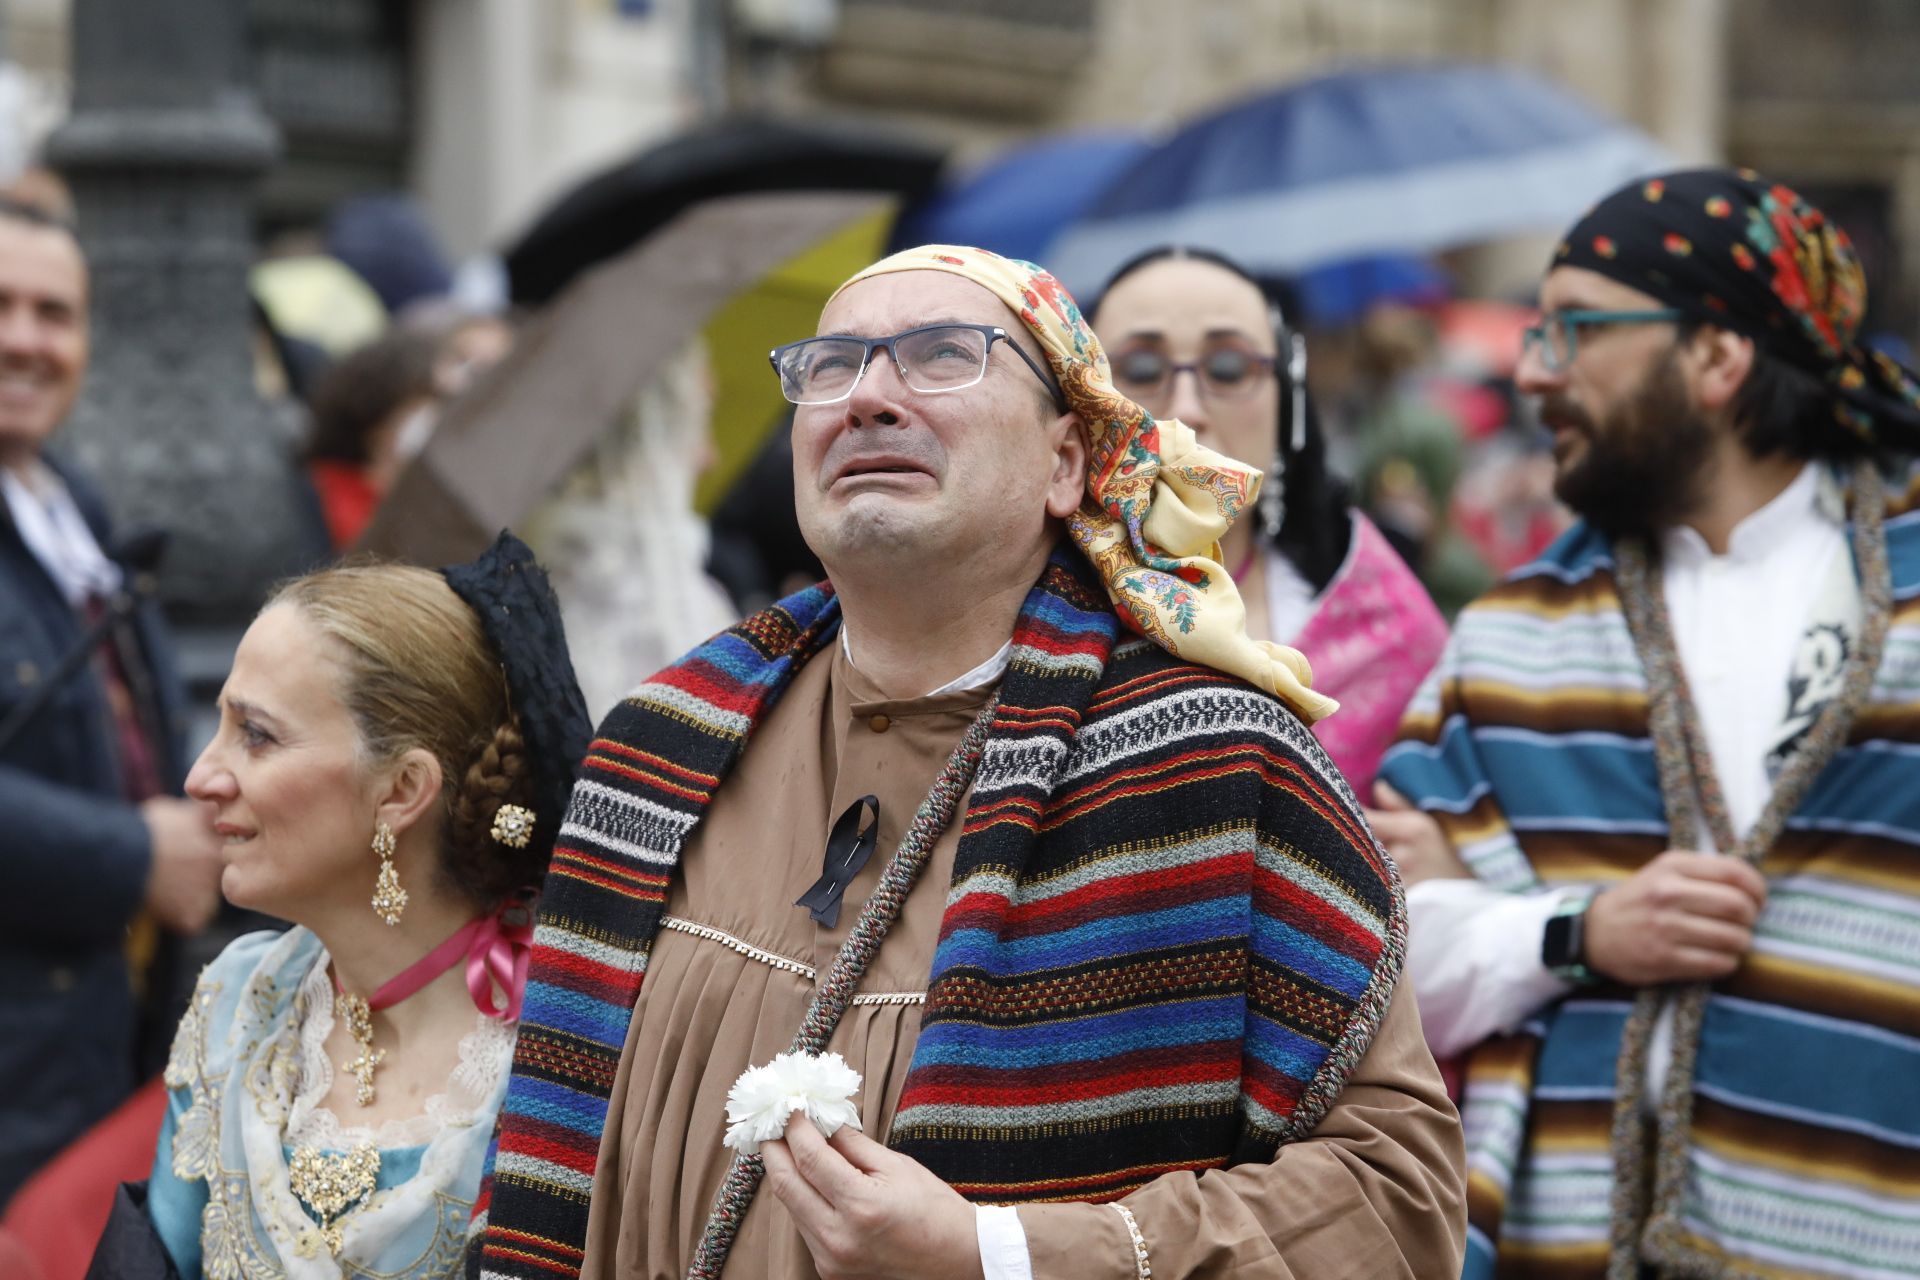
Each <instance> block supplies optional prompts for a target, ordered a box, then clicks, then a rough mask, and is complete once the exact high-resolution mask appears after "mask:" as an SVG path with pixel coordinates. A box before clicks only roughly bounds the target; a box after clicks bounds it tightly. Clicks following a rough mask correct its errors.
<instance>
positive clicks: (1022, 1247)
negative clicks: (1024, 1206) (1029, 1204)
mask: <svg viewBox="0 0 1920 1280" xmlns="http://www.w3.org/2000/svg"><path fill="white" fill-rule="evenodd" d="M973 1234H974V1238H975V1239H977V1240H978V1241H979V1242H980V1272H981V1274H982V1275H983V1276H984V1277H985V1278H986V1280H1033V1256H1032V1255H1031V1254H1029V1253H1028V1252H1027V1229H1026V1228H1025V1227H1023V1226H1021V1225H1020V1211H1019V1210H1018V1209H1015V1208H1012V1207H1011V1206H1008V1205H998V1204H980V1205H975V1206H974V1207H973Z"/></svg>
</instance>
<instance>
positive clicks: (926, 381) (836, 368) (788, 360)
mask: <svg viewBox="0 0 1920 1280" xmlns="http://www.w3.org/2000/svg"><path fill="white" fill-rule="evenodd" d="M996 342H1005V343H1006V344H1007V346H1008V347H1010V348H1011V349H1012V350H1013V354H1015V355H1017V356H1019V357H1020V360H1021V362H1022V363H1023V364H1025V365H1026V366H1027V368H1029V369H1031V370H1033V376H1034V377H1036V378H1038V379H1040V381H1041V382H1043V383H1045V384H1046V388H1047V391H1048V393H1049V394H1050V395H1052V396H1053V403H1054V405H1055V407H1057V408H1058V409H1059V410H1060V412H1062V413H1065V412H1066V411H1067V398H1066V396H1065V395H1064V394H1062V393H1061V390H1060V384H1059V383H1057V382H1055V381H1054V380H1053V375H1052V374H1050V373H1048V372H1047V371H1046V370H1045V369H1042V368H1041V367H1040V365H1039V364H1038V363H1037V362H1036V361H1035V360H1034V358H1033V357H1032V356H1030V355H1028V354H1027V353H1026V352H1025V351H1023V350H1021V347H1020V344H1019V343H1017V342H1015V341H1014V340H1013V339H1012V338H1011V337H1010V336H1008V334H1007V331H1006V330H1005V329H1002V328H1000V327H998V326H997V325H990V324H930V325H925V326H923V327H921V328H918V329H908V330H907V331H906V332H905V333H896V334H894V335H893V336H892V337H890V338H839V337H835V338H802V339H800V341H798V342H789V343H787V344H786V345H785V346H782V347H775V348H774V349H773V351H772V352H771V353H769V355H768V357H767V358H768V359H769V360H771V361H772V362H773V371H774V372H775V373H777V374H779V375H780V392H781V394H782V395H784V396H786V398H787V399H788V400H789V401H790V402H791V403H793V404H803V405H804V404H835V403H838V402H839V401H841V400H845V399H846V398H847V397H848V396H851V395H852V394H853V389H854V388H855V387H857V386H859V385H860V379H861V378H863V377H865V376H866V372H867V368H868V366H869V365H871V364H872V363H873V353H874V352H876V351H885V352H886V353H887V355H888V356H889V357H890V358H891V359H892V360H893V367H894V369H895V370H897V371H898V372H899V374H900V380H901V381H902V382H904V383H906V384H907V386H908V387H909V388H911V389H912V390H914V391H918V392H921V393H923V394H926V395H938V394H939V393H941V392H943V391H963V390H965V389H966V388H968V387H970V386H972V385H973V384H974V383H976V382H978V381H980V379H982V378H984V377H986V376H987V355H988V353H989V352H991V351H992V350H993V344H994V343H996Z"/></svg>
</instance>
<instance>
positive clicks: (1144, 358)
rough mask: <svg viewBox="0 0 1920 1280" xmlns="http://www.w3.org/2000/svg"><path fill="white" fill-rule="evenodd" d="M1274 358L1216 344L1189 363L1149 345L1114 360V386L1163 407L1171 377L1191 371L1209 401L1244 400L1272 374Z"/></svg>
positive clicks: (1140, 400)
mask: <svg viewBox="0 0 1920 1280" xmlns="http://www.w3.org/2000/svg"><path fill="white" fill-rule="evenodd" d="M1273 366H1274V358H1273V357H1272V356H1263V355H1261V354H1260V353H1259V352H1257V351H1247V350H1245V349H1243V348H1240V347H1215V348H1214V349H1213V350H1211V351H1208V352H1206V353H1204V354H1203V355H1202V356H1201V357H1200V358H1199V359H1198V360H1196V361H1194V362H1193V363H1192V364H1176V363H1175V362H1174V360H1173V357H1171V356H1169V355H1168V354H1167V353H1166V352H1164V351H1156V350H1154V349H1153V348H1152V347H1140V348H1136V349H1135V350H1132V351H1125V352H1122V353H1121V354H1120V355H1119V356H1117V357H1115V359H1114V361H1113V385H1114V388H1115V389H1116V390H1118V391H1119V392H1120V393H1121V394H1122V395H1124V396H1126V397H1127V399H1129V400H1132V401H1134V402H1136V403H1138V404H1142V405H1145V406H1146V407H1147V408H1149V409H1155V408H1162V409H1163V408H1165V407H1166V403H1167V400H1168V399H1169V398H1170V397H1171V396H1172V394H1173V380H1174V379H1175V378H1177V377H1179V376H1180V375H1181V374H1183V373H1191V374H1192V375H1193V376H1194V378H1195V379H1196V380H1197V381H1198V382H1199V384H1200V394H1201V395H1202V396H1204V397H1206V398H1207V399H1208V400H1245V399H1247V398H1248V397H1249V396H1252V395H1253V394H1254V393H1255V392H1257V391H1259V390H1260V388H1261V387H1263V386H1265V385H1266V381H1267V379H1268V378H1270V377H1272V376H1273Z"/></svg>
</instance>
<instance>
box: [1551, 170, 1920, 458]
mask: <svg viewBox="0 0 1920 1280" xmlns="http://www.w3.org/2000/svg"><path fill="white" fill-rule="evenodd" d="M1552 265H1553V266H1555V267H1584V268H1586V269H1587V270H1589V271H1596V272H1599V273H1600V274H1601V275H1604V276H1607V277H1609V278H1611V279H1614V280H1618V281H1619V282H1620V283H1622V284H1625V285H1628V286H1630V287H1631V288H1635V289H1638V290H1640V291H1641V292H1643V293H1647V294H1651V295H1652V296H1653V297H1655V298H1658V299H1659V300H1660V301H1661V302H1663V303H1665V304H1666V305H1668V306H1670V307H1674V308H1677V309H1679V310H1680V311H1682V312H1684V313H1685V314H1686V315H1687V316H1688V317H1689V318H1691V319H1694V320H1700V321H1704V322H1706V323H1708V324H1714V325H1718V326H1720V327H1722V328H1726V329H1731V330H1733V331H1735V332H1737V333H1742V334H1745V335H1746V336H1748V337H1750V338H1752V339H1753V340H1754V341H1755V342H1756V343H1758V344H1759V346H1760V347H1761V348H1762V349H1763V350H1765V351H1766V352H1767V353H1768V354H1770V355H1772V356H1774V357H1775V358H1777V359H1780V360H1783V361H1785V362H1787V363H1788V364H1791V365H1795V366H1797V367H1799V368H1801V369H1804V370H1806V371H1807V372H1809V373H1811V374H1814V375H1815V376H1816V377H1819V378H1822V379H1824V380H1825V381H1826V382H1827V384H1828V385H1829V386H1831V387H1832V388H1833V391H1834V417H1835V420H1836V421H1837V422H1838V423H1839V424H1840V425H1841V426H1843V427H1845V428H1846V429H1847V430H1849V431H1851V432H1853V433H1854V434H1855V435H1857V436H1859V437H1860V438H1862V439H1864V440H1866V441H1867V442H1869V443H1871V444H1874V445H1880V446H1887V447H1892V448H1897V449H1901V450H1904V451H1920V381H1917V380H1916V379H1915V376H1914V374H1913V373H1911V372H1910V371H1909V370H1907V369H1905V368H1904V367H1902V366H1901V365H1900V364H1899V363H1897V362H1896V361H1894V360H1893V359H1891V358H1889V357H1888V356H1885V355H1883V354H1881V353H1879V352H1875V351H1868V350H1866V349H1864V348H1863V347H1861V346H1860V345H1859V344H1858V342H1857V341H1856V338H1857V336H1858V331H1859V328H1860V320H1861V317H1862V316H1863V315H1864V314H1865V313H1866V309H1867V286H1866V277H1865V275H1864V273H1863V272H1862V271H1861V269H1860V259H1859V257H1858V256H1857V255H1856V254H1855V253H1854V250H1853V244H1852V242H1851V241H1850V240H1848V239H1847V233H1846V232H1844V231H1842V230H1841V229H1840V228H1839V227H1838V226H1837V225H1835V224H1834V223H1833V222H1832V221H1830V220H1829V219H1828V218H1827V216H1826V214H1824V213H1822V212H1821V211H1820V210H1818V209H1816V208H1814V207H1813V206H1812V205H1811V204H1808V203H1807V202H1806V200H1804V199H1803V198H1802V197H1801V196H1800V195H1799V194H1798V193H1797V192H1795V191H1793V190H1791V189H1790V188H1788V187H1784V186H1782V185H1780V184H1779V183H1777V182H1771V181H1769V180H1767V179H1766V178H1763V177H1761V176H1760V175H1759V174H1757V173H1755V172H1754V171H1753V170H1751V169H1738V170H1735V169H1688V170H1682V171H1680V172H1677V173H1668V174H1663V175H1661V176H1659V177H1655V178H1648V179H1645V180H1643V181H1640V182H1635V183H1632V184H1630V185H1628V186H1625V187H1622V188H1621V189H1620V190H1618V191H1616V192H1614V193H1613V194H1612V195H1610V196H1608V197H1606V198H1605V199H1604V200H1602V201H1600V203H1599V204H1597V205H1595V206H1594V207H1593V209H1592V210H1591V211H1589V212H1588V213H1587V215H1586V216H1585V217H1583V218H1581V219H1580V221H1579V222H1578V223H1576V224H1575V225H1574V228H1573V230H1571V231H1569V232H1568V233H1567V236H1566V238H1565V239H1564V240H1562V241H1561V242H1560V246H1559V248H1558V249H1557V250H1556V251H1555V253H1554V258H1553V263H1552Z"/></svg>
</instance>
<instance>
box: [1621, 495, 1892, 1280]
mask: <svg viewBox="0 0 1920 1280" xmlns="http://www.w3.org/2000/svg"><path fill="white" fill-rule="evenodd" d="M1853 499H1854V501H1853V508H1854V509H1853V513H1852V514H1853V524H1854V537H1853V555H1854V564H1855V567H1856V569H1857V571H1858V573H1859V575H1860V587H1861V621H1862V626H1861V635H1860V643H1859V645H1858V646H1857V647H1856V648H1855V649H1854V651H1853V652H1852V653H1851V654H1849V655H1848V658H1847V666H1846V670H1845V672H1844V674H1843V675H1842V678H1841V688H1840V693H1839V694H1838V695H1837V696H1836V697H1834V698H1833V700H1832V701H1830V702H1829V703H1827V705H1826V706H1825V707H1823V708H1821V711H1820V714H1819V716H1818V717H1817V718H1816V719H1815V720H1814V723H1813V725H1812V726H1811V727H1810V728H1809V729H1808V730H1807V733H1806V736H1805V737H1803V738H1802V739H1801V741H1800V743H1799V745H1798V746H1797V747H1796V748H1795V750H1794V752H1793V755H1792V757H1791V758H1790V759H1789V760H1788V762H1787V765H1786V767H1785V768H1784V769H1783V770H1782V771H1781V773H1780V777H1779V779H1778V780H1777V781H1776V782H1775V784H1774V788H1773V793H1772V795H1770V796H1769V797H1768V799H1767V805H1766V807H1765V808H1764V809H1763V810H1762V811H1761V813H1760V816H1759V818H1758V819H1756V820H1755V822H1754V824H1753V829H1752V830H1751V831H1749V832H1748V833H1747V838H1746V839H1745V840H1741V839H1738V838H1737V837H1736V835H1735V832H1734V827H1733V818H1732V815H1731V813H1730V812H1729V811H1728V809H1727V802H1726V794H1725V792H1724V791H1723V790H1722V789H1721V786H1720V778H1719V774H1718V772H1717V771H1716V770H1715V768H1714V764H1713V756H1712V753H1711V751H1710V750H1709V748H1708V746H1707V736H1706V730H1705V728H1704V727H1703V726H1702V724H1701V722H1700V712H1699V709H1698V707H1697V706H1696V704H1695V703H1694V700H1693V694H1692V691H1691V689H1690V688H1689V687H1688V685H1687V678H1686V673H1685V671H1684V670H1683V669H1682V668H1681V665H1680V658H1679V653H1678V651H1677V649H1676V647H1675V645H1674V640H1673V627H1672V623H1671V620H1670V619H1669V618H1668V616H1667V603H1666V596H1665V593H1664V591H1663V589H1662V586H1661V580H1660V571H1659V568H1658V566H1657V565H1651V564H1649V561H1648V557H1647V553H1646V549H1645V547H1644V546H1643V545H1642V544H1640V543H1637V542H1623V543H1622V544H1621V545H1620V546H1619V547H1618V548H1617V549H1616V561H1617V573H1618V583H1619V587H1620V602H1621V606H1622V608H1623V610H1624V612H1625V613H1626V617H1627V626H1628V629H1629V630H1630V631H1631V632H1632V634H1633V638H1634V648H1635V649H1636V650H1638V651H1639V655H1640V661H1641V665H1642V666H1643V667H1644V668H1645V670H1646V675H1647V700H1648V725H1649V729H1650V731H1651V733H1652V736H1653V749H1654V760H1655V763H1656V765H1657V767H1658V769H1659V773H1660V791H1661V795H1662V797H1663V798H1664V800H1665V802H1666V807H1667V826H1668V831H1669V838H1670V839H1674V840H1679V839H1686V838H1690V836H1691V833H1692V832H1694V831H1697V830H1698V829H1699V824H1700V823H1701V821H1703V820H1704V822H1705V824H1706V827H1707V831H1708V834H1709V835H1711V836H1712V838H1713V842H1714V844H1715V845H1716V846H1717V847H1718V848H1719V849H1720V850H1721V851H1722V852H1723V853H1726V854H1728V855H1730V856H1733V857H1737V858H1740V859H1742V860H1743V861H1745V862H1746V863H1748V864H1749V865H1751V866H1754V867H1758V866H1759V865H1760V862H1761V861H1762V859H1764V858H1765V857H1766V855H1767V851H1768V850H1769V849H1771V848H1772V847H1773V843H1774V841H1775V840H1777V839H1778V838H1779V836H1780V832H1781V831H1782V830H1783V829H1784V828H1785V826H1786V822H1787V819H1788V818H1789V817H1791V816H1792V814H1793V812H1794V810H1796V809H1798V808H1799V807H1800V802H1801V801H1802V800H1803V799H1805V798H1806V793H1807V790H1808V788H1809V787H1811V786H1812V785H1813V782H1814V780H1815V779H1816V778H1818V777H1819V776H1820V774H1821V772H1822V771H1823V770H1825V768H1826V767H1827V765H1828V764H1829V763H1831V762H1832V760H1833V757H1834V755H1835V754H1836V753H1837V752H1838V751H1839V750H1840V748H1841V747H1843V746H1845V745H1846V741H1847V735H1848V733H1849V732H1850V731H1851V729H1852V727H1853V721H1854V718H1855V717H1856V716H1857V715H1858V713H1859V710H1860V708H1861V707H1862V706H1864V705H1865V704H1866V701H1867V696H1868V694H1869V693H1870V692H1871V691H1872V688H1873V681H1874V677H1875V675H1876V674H1877V673H1878V671H1879V669H1880V658H1881V654H1882V652H1883V651H1884V650H1885V647H1886V638H1887V630H1888V628H1889V626H1890V625H1891V623H1892V619H1893V586H1892V575H1891V570H1890V568H1889V565H1888V562H1887V534H1886V520H1885V518H1886V489H1885V485H1884V484H1883V482H1882V481H1881V478H1880V473H1879V472H1878V471H1877V470H1875V468H1874V466H1873V464H1872V463H1871V462H1868V461H1862V462H1860V463H1859V464H1857V466H1856V467H1855V470H1854V474H1853ZM1696 804H1697V808H1696ZM1710 990H1711V987H1710V984H1708V983H1704V982H1697V983H1689V984H1685V985H1677V986H1671V987H1649V988H1645V989H1643V990H1642V991H1641V992H1640V993H1639V995H1638V996H1637V997H1636V998H1635V1001H1634V1008H1633V1013H1632V1015H1631V1016H1630V1017H1629V1018H1628V1020H1627V1025H1626V1029H1625V1031H1624V1033H1623V1036H1622V1043H1621V1050H1620V1060H1619V1068H1618V1074H1617V1076H1616V1082H1615V1083H1616V1088H1615V1094H1614V1115H1613V1148H1614V1151H1613V1155H1614V1188H1613V1208H1614V1221H1613V1244H1612V1251H1611V1256H1610V1257H1609V1259H1608V1266H1607V1275H1608V1277H1609V1280H1634V1278H1635V1277H1637V1276H1638V1275H1639V1274H1641V1271H1640V1268H1641V1265H1642V1262H1643V1260H1646V1261H1653V1262H1657V1263H1660V1264H1662V1265H1663V1266H1666V1267H1669V1268H1674V1269H1676V1271H1686V1272H1687V1273H1688V1274H1691V1271H1690V1270H1689V1266H1690V1264H1691V1263H1693V1262H1694V1261H1696V1259H1693V1258H1692V1257H1690V1256H1689V1251H1688V1250H1687V1249H1686V1248H1685V1246H1683V1245H1682V1244H1681V1243H1680V1237H1681V1234H1682V1232H1681V1224H1680V1217H1681V1212H1682V1209H1683V1207H1684V1205H1683V1198H1684V1193H1685V1189H1686V1177H1687V1150H1688V1145H1689V1140H1690V1138H1691V1135H1692V1130H1693V1082H1694V1069H1695V1066H1696V1063H1697V1060H1698V1057H1699V1052H1700V1026H1701V1022H1702V1020H1703V1018H1704V1017H1705V1014H1706V1005H1707V997H1708V994H1709V992H1710ZM1668 1000H1671V1001H1672V1002H1673V1008H1674V1025H1673V1061H1672V1063H1671V1064H1670V1066H1669V1067H1668V1070H1667V1078H1666V1085H1665V1088H1664V1090H1663V1091H1662V1096H1661V1099H1660V1106H1659V1111H1658V1122H1659V1128H1658V1133H1657V1139H1656V1143H1655V1149H1654V1160H1653V1187H1652V1189H1651V1200H1652V1204H1651V1206H1649V1205H1648V1198H1649V1193H1648V1189H1647V1186H1646V1155H1645V1153H1646V1145H1645V1143H1646V1124H1645V1122H1644V1120H1643V1119H1642V1115H1641V1095H1642V1093H1643V1091H1644V1087H1645V1080H1646V1058H1647V1044H1648V1040H1649V1038H1650V1036H1651V1034H1652V1031H1653V1025H1654V1022H1655V1020H1656V1019H1657V1018H1658V1016H1659V1013H1660V1009H1661V1007H1662V1006H1663V1005H1664V1004H1665V1003H1666V1002H1667V1001H1668ZM1642 1224H1644V1225H1645V1231H1644V1235H1645V1241H1644V1246H1645V1247H1644V1249H1643V1247H1642Z"/></svg>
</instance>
